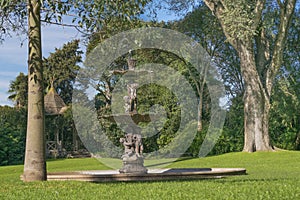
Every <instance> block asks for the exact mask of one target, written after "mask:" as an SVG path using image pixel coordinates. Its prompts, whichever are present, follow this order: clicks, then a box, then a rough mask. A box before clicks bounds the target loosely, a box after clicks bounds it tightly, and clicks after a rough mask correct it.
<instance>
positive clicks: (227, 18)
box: [165, 0, 296, 152]
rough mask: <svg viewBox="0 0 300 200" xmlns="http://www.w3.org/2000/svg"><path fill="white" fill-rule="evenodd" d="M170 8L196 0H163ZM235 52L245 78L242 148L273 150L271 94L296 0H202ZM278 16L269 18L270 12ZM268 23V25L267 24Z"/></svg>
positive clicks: (197, 3)
mask: <svg viewBox="0 0 300 200" xmlns="http://www.w3.org/2000/svg"><path fill="white" fill-rule="evenodd" d="M165 1H166V2H168V3H170V4H169V5H170V6H171V9H173V10H179V11H180V10H188V9H190V8H191V5H199V1H197V0H187V1H181V0H165ZM204 3H205V4H206V5H207V6H208V7H209V8H210V10H211V12H212V13H213V14H214V15H215V16H216V18H217V19H218V21H219V22H220V24H221V27H222V29H223V32H224V34H225V36H226V38H227V41H228V42H229V43H230V44H231V45H232V46H233V47H234V49H235V50H236V51H237V52H238V55H239V59H240V68H241V73H242V77H243V80H244V84H245V85H244V88H245V92H244V135H245V136H244V140H245V142H244V151H246V152H253V151H266V150H272V149H273V147H272V145H271V143H270V137H269V111H270V96H271V91H272V88H273V82H274V80H275V76H276V74H277V72H278V69H279V68H280V66H281V64H282V57H283V51H284V48H285V42H286V38H287V33H288V29H289V27H290V22H291V19H292V16H293V13H294V10H295V7H296V6H295V5H296V0H284V1H271V0H256V1H248V0H242V1H234V0H204ZM270 12H278V13H279V19H273V20H270V17H269V13H270ZM270 23H271V24H270Z"/></svg>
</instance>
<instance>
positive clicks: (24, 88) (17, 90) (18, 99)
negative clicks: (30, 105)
mask: <svg viewBox="0 0 300 200" xmlns="http://www.w3.org/2000/svg"><path fill="white" fill-rule="evenodd" d="M8 93H10V94H11V95H9V96H8V99H10V100H11V101H13V102H14V103H15V106H16V107H19V108H24V107H26V106H27V95H28V76H27V75H25V74H23V73H20V74H19V75H18V76H17V77H16V80H14V81H11V82H10V85H9V90H8Z"/></svg>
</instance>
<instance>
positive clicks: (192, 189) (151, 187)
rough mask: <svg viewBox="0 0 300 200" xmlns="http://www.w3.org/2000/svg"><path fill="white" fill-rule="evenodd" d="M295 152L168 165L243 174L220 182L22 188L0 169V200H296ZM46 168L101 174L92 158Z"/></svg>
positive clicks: (15, 174) (13, 174)
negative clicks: (233, 169)
mask: <svg viewBox="0 0 300 200" xmlns="http://www.w3.org/2000/svg"><path fill="white" fill-rule="evenodd" d="M299 159H300V153H299V152H289V151H284V152H275V153H273V152H262V153H252V154H249V153H230V154H225V155H221V156H212V157H206V158H197V159H189V160H184V161H180V160H178V161H177V162H175V163H173V164H172V165H171V166H169V167H172V168H182V167H184V168H211V167H229V168H231V167H241V168H246V170H247V175H242V176H235V177H227V178H222V179H209V180H207V179H204V180H193V181H189V180H182V181H154V182H129V183H125V182H116V183H100V184H95V183H87V182H80V181H48V182H34V183H26V184H25V183H23V182H22V181H21V180H20V178H19V177H20V174H21V173H22V170H23V168H22V167H23V166H9V167H0V179H1V183H0V186H1V187H0V198H1V199H11V200H14V199H33V200H35V199H133V200H135V199H241V200H244V199H270V200H277V199H278V200H281V199H299V197H300V196H299V192H298V191H299V189H300V186H299V185H300V179H299V177H300V174H299V172H300V168H299ZM47 169H48V170H49V171H51V172H53V171H56V172H59V171H80V170H99V169H103V170H105V169H107V167H105V166H103V165H102V164H101V163H99V162H97V160H95V159H68V160H57V161H51V162H48V163H47Z"/></svg>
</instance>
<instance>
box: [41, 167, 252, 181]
mask: <svg viewBox="0 0 300 200" xmlns="http://www.w3.org/2000/svg"><path fill="white" fill-rule="evenodd" d="M245 174H246V169H244V168H169V169H149V170H148V173H147V174H144V173H141V174H139V173H120V172H119V170H94V171H93V170H91V171H74V172H52V173H48V175H47V179H48V180H49V181H51V180H56V181H57V180H60V181H66V180H70V181H71V180H75V181H89V182H113V181H123V182H125V181H165V180H195V179H207V178H222V177H227V176H234V175H245Z"/></svg>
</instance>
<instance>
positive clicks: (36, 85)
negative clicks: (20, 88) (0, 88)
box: [0, 0, 147, 181]
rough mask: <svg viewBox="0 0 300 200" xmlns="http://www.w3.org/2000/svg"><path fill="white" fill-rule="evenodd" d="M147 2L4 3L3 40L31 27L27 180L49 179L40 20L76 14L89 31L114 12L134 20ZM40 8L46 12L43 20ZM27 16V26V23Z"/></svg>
mask: <svg viewBox="0 0 300 200" xmlns="http://www.w3.org/2000/svg"><path fill="white" fill-rule="evenodd" d="M146 2H147V0H137V1H136V0H130V1H125V2H122V1H117V2H115V1H93V0H90V1H81V0H80V1H73V2H71V3H70V2H68V1H48V0H45V1H40V0H27V1H25V0H21V1H14V0H10V1H3V2H1V4H0V8H1V9H0V13H1V21H0V29H1V32H0V39H1V40H3V37H4V36H6V35H9V34H10V32H11V31H12V32H14V31H21V32H23V31H24V30H26V29H27V30H28V43H29V44H28V47H29V52H28V53H29V54H28V125H27V139H26V153H25V165H24V174H23V180H24V181H35V180H46V164H45V145H44V144H45V139H44V137H45V135H44V98H43V97H44V96H43V84H42V80H43V68H42V51H41V21H45V22H48V23H53V24H62V16H64V15H70V14H73V16H75V17H74V19H73V22H75V21H77V25H71V26H75V27H79V28H85V29H86V30H87V31H89V32H90V31H94V30H99V27H101V26H102V25H103V23H104V22H105V20H107V19H109V16H111V15H112V16H120V17H122V18H123V19H124V20H131V19H132V16H134V15H135V14H138V13H140V12H141V11H142V8H143V6H145V4H146ZM42 5H43V9H42V8H41V6H42ZM26 8H27V9H26ZM41 11H44V12H45V13H44V14H43V15H42V16H43V17H44V18H43V19H42V20H41ZM74 14H75V15H74ZM76 16H78V17H76ZM26 19H27V21H28V26H26V25H25V23H24V22H25V21H26Z"/></svg>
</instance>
